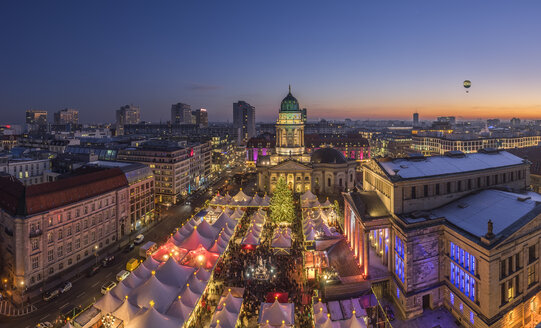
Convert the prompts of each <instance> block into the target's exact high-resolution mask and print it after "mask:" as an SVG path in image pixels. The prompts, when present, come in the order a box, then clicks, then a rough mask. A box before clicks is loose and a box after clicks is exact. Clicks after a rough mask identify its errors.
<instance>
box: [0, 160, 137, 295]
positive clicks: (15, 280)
mask: <svg viewBox="0 0 541 328" xmlns="http://www.w3.org/2000/svg"><path fill="white" fill-rule="evenodd" d="M128 191H129V188H128V181H127V180H126V176H125V174H124V173H123V172H122V170H120V169H118V168H112V169H96V168H94V169H89V168H87V169H86V170H82V171H79V172H77V173H76V174H74V175H72V176H69V177H66V178H63V179H59V180H58V181H54V182H49V183H43V184H37V185H30V186H24V185H23V184H22V183H21V182H20V181H18V180H16V179H14V178H13V177H0V242H1V252H2V254H1V255H2V261H3V277H6V278H7V279H8V285H9V287H8V289H10V291H11V293H12V295H13V297H14V299H15V300H16V301H20V297H21V295H22V292H23V291H24V290H25V289H27V288H28V289H31V288H37V286H38V285H39V284H41V283H42V282H44V281H47V280H51V279H55V278H56V277H58V276H59V275H61V274H63V273H65V272H66V271H68V270H74V269H76V268H77V267H78V266H80V262H82V261H84V260H85V259H88V258H90V257H93V256H94V255H95V254H96V253H99V252H100V251H101V250H102V249H104V248H107V247H108V246H110V245H112V244H114V243H115V242H116V241H117V240H118V239H119V238H120V237H121V236H122V234H123V233H126V232H129V225H128V224H127V222H128V213H129V212H128V206H129V200H128V199H129V198H128V196H129V195H128Z"/></svg>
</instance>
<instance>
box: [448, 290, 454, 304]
mask: <svg viewBox="0 0 541 328" xmlns="http://www.w3.org/2000/svg"><path fill="white" fill-rule="evenodd" d="M449 299H450V300H451V304H452V305H455V294H453V292H450V293H449Z"/></svg>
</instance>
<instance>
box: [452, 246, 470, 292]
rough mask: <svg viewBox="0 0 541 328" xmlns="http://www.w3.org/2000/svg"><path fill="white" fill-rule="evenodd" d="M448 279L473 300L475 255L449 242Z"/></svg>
mask: <svg viewBox="0 0 541 328" xmlns="http://www.w3.org/2000/svg"><path fill="white" fill-rule="evenodd" d="M449 244H450V258H451V264H450V271H451V272H450V275H449V281H450V282H451V284H453V285H455V287H456V288H458V289H459V290H460V291H461V292H462V293H463V294H464V295H466V296H467V297H469V298H470V299H471V300H472V301H475V278H474V276H473V275H475V266H476V264H475V256H473V255H472V254H470V253H468V252H467V251H465V250H464V249H462V248H460V247H458V245H455V243H453V242H450V243H449Z"/></svg>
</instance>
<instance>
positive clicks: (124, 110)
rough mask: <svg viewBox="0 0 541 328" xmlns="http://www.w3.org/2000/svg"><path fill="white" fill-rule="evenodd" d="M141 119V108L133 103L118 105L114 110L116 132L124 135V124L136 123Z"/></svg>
mask: <svg viewBox="0 0 541 328" xmlns="http://www.w3.org/2000/svg"><path fill="white" fill-rule="evenodd" d="M140 121H141V109H140V108H139V107H136V106H133V105H126V106H122V107H120V109H117V111H116V129H117V131H116V134H117V135H124V125H129V124H138V123H139V122H140Z"/></svg>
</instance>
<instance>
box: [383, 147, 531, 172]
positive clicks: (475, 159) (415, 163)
mask: <svg viewBox="0 0 541 328" xmlns="http://www.w3.org/2000/svg"><path fill="white" fill-rule="evenodd" d="M378 163H379V165H380V166H381V167H382V168H383V169H384V170H385V172H386V173H387V175H389V176H391V177H395V178H399V179H400V178H401V179H417V178H424V177H430V176H437V175H444V174H457V173H464V172H470V171H479V170H486V169H493V168H498V167H504V166H510V165H519V164H522V163H524V160H523V159H522V158H520V157H517V156H515V155H513V154H511V153H508V152H506V151H500V152H495V153H473V154H465V155H464V156H456V157H451V156H445V155H444V156H430V157H425V158H423V159H420V160H408V159H405V158H399V159H395V160H392V161H388V162H384V161H379V162H378Z"/></svg>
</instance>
